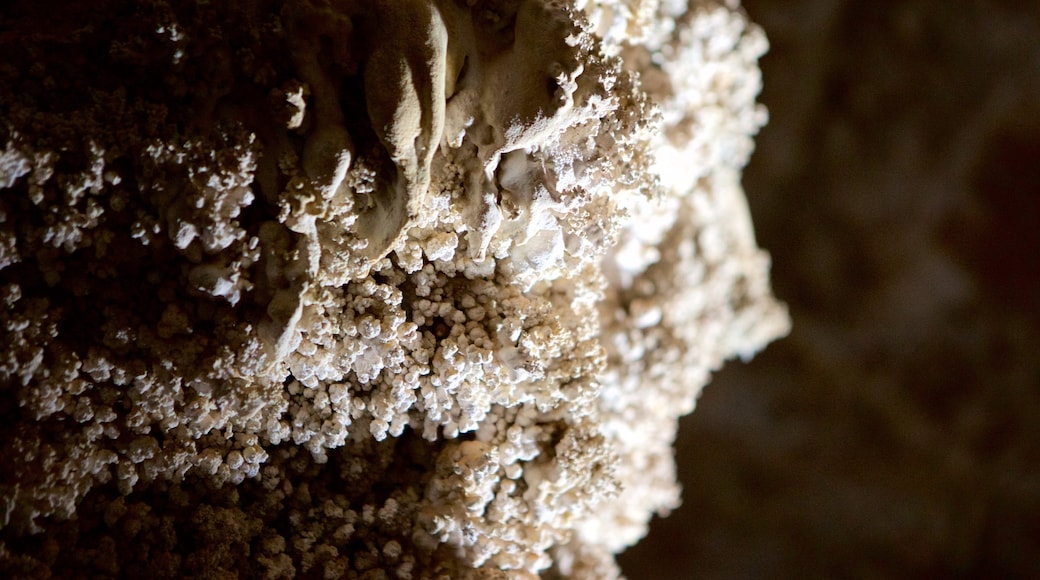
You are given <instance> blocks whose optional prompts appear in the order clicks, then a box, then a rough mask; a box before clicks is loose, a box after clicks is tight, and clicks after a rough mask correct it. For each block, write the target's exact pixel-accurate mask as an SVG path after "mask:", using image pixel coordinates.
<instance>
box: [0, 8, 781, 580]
mask: <svg viewBox="0 0 1040 580" xmlns="http://www.w3.org/2000/svg"><path fill="white" fill-rule="evenodd" d="M765 50H766V41H765V38H764V36H763V34H762V32H761V31H760V30H759V29H758V28H757V27H755V26H753V25H750V24H749V23H748V22H747V20H746V18H745V17H744V16H743V14H742V12H741V11H740V9H739V7H738V6H736V3H735V2H727V3H725V4H722V3H718V2H713V1H693V2H690V3H687V2H677V1H674V0H659V1H654V0H587V1H583V0H577V1H575V2H562V1H550V0H468V1H463V0H435V1H430V0H399V1H390V0H382V1H362V0H285V1H283V0H264V1H259V2H230V1H218V0H210V1H208V2H203V1H197V2H169V1H164V0H145V1H133V2H131V1H129V0H107V1H104V2H94V3H76V2H53V1H52V2H42V3H41V2H28V1H25V2H21V1H19V2H13V3H8V4H6V5H5V7H3V8H0V52H2V53H3V55H4V58H3V62H2V63H0V297H2V308H0V329H2V330H0V332H2V337H0V384H2V395H0V433H2V441H3V450H4V453H3V457H2V459H0V463H2V465H0V518H2V519H0V523H2V531H0V540H2V543H0V561H2V565H0V572H3V573H4V574H6V575H11V576H41V577H42V576H46V575H48V574H50V575H55V576H94V577H105V576H128V577H142V576H148V577H178V576H205V577H218V576H220V577H225V576H227V575H242V576H247V577H269V578H276V577H289V576H294V575H303V576H308V577H310V576H314V577H326V578H339V577H346V578H366V579H374V578H435V577H450V578H465V577H477V578H499V577H510V578H525V577H532V578H533V577H538V576H539V575H542V576H547V577H552V576H567V577H577V578H609V577H615V576H618V575H619V570H618V568H617V566H616V564H615V562H614V554H615V553H617V552H619V551H621V550H623V549H624V548H625V547H626V546H629V545H631V544H633V543H635V542H636V541H638V539H639V538H640V537H642V536H643V534H644V533H645V532H646V529H647V522H648V520H649V518H650V517H651V516H652V515H653V514H654V513H662V514H663V513H667V512H668V510H669V509H671V508H673V507H675V506H676V505H677V503H678V501H679V489H678V485H677V483H676V481H675V473H674V464H673V459H672V449H671V445H672V442H673V439H674V437H675V432H676V426H677V419H678V417H679V416H680V415H682V414H685V413H688V412H690V411H691V410H692V409H693V406H694V401H695V398H696V395H697V393H698V391H699V389H700V388H701V387H702V386H703V385H704V384H705V382H706V381H707V380H708V378H709V374H710V372H711V371H713V370H714V369H716V368H718V367H719V365H720V364H721V363H722V361H723V360H724V359H726V358H728V357H731V356H734V355H740V356H744V357H747V356H751V355H752V354H753V353H754V352H755V351H756V350H757V349H759V348H761V347H762V346H763V345H764V344H765V343H767V342H768V341H769V340H772V339H774V338H776V337H779V336H781V335H783V334H784V333H785V332H786V330H787V325H788V321H787V316H786V311H785V310H784V308H783V306H782V305H780V304H779V303H777V302H776V301H775V300H774V299H773V298H772V296H771V294H770V290H769V285H768V267H769V260H768V257H767V256H766V254H765V253H763V252H762V251H761V250H759V249H758V248H757V247H756V245H755V242H754V237H753V232H752V229H751V224H750V219H749V216H748V212H747V208H746V206H745V201H744V198H743V192H742V190H741V187H740V176H741V170H742V168H743V166H744V164H745V163H746V162H747V159H748V156H749V154H750V152H751V150H752V136H753V135H754V134H755V133H756V131H757V130H758V129H759V128H760V127H761V126H762V124H763V123H764V122H765V118H766V115H765V112H764V110H763V109H761V108H760V107H759V106H757V105H756V104H755V102H754V99H755V96H756V94H757V93H758V91H759V88H760V75H759V71H758V68H757V59H758V57H759V56H760V55H762V54H763V52H764V51H765Z"/></svg>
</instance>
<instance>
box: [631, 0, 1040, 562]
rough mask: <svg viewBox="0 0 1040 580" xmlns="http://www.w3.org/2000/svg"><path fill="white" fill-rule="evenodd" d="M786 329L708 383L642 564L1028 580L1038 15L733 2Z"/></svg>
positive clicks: (1014, 10)
mask: <svg viewBox="0 0 1040 580" xmlns="http://www.w3.org/2000/svg"><path fill="white" fill-rule="evenodd" d="M745 5H746V7H747V10H748V12H749V14H750V16H751V19H752V20H753V21H755V22H757V23H758V24H760V25H761V26H763V28H765V30H766V33H767V35H768V36H769V38H770V42H771V46H772V49H771V52H770V53H769V54H768V55H767V56H766V57H765V58H764V59H763V61H762V68H763V74H764V79H765V80H764V84H765V89H764V92H763V95H762V101H763V102H764V103H765V104H766V105H767V106H768V107H769V110H770V124H769V126H768V127H766V128H765V129H764V130H763V132H762V134H761V135H760V137H759V139H758V140H757V151H756V153H755V156H754V157H753V159H752V161H751V164H750V166H749V167H748V170H747V172H746V174H745V186H746V189H747V193H748V198H749V203H750V205H751V211H752V216H753V218H754V221H755V226H756V231H757V235H758V239H759V243H760V244H761V245H762V246H763V247H764V248H766V249H767V250H769V251H770V252H771V253H772V255H773V258H774V267H773V278H774V283H775V288H776V291H777V294H778V295H779V297H780V298H781V299H783V300H786V301H787V302H788V303H789V305H790V307H791V313H792V318H793V321H794V327H793V328H794V330H793V332H792V334H791V336H790V337H788V338H787V339H784V340H782V341H780V342H778V343H775V344H773V345H771V346H770V347H769V348H767V349H766V351H765V352H764V353H763V354H761V355H760V356H759V357H757V358H756V359H755V360H754V361H752V362H751V363H750V364H748V365H741V364H738V363H731V364H730V365H728V366H727V367H726V368H725V369H724V370H723V371H722V372H720V373H719V374H718V375H716V377H715V379H714V380H713V382H712V383H711V384H710V385H709V386H708V387H707V388H706V389H705V390H704V392H703V394H702V396H701V399H700V401H699V403H698V407H697V410H696V411H695V412H694V413H693V415H691V416H689V417H686V418H685V419H684V421H683V423H682V426H681V430H680V433H679V440H678V442H677V460H678V463H679V476H680V479H681V480H682V482H683V485H684V494H683V501H684V505H683V506H682V508H680V509H679V510H677V511H676V512H674V513H673V514H672V515H671V517H670V518H667V519H663V520H661V519H658V520H656V521H655V522H654V524H653V527H652V528H651V532H650V534H649V536H648V537H647V538H646V540H644V541H643V542H642V543H640V544H639V545H637V546H636V547H635V548H633V549H631V550H629V551H628V552H626V553H625V554H624V555H623V556H622V557H621V563H622V566H623V568H624V570H625V572H626V574H627V575H628V576H629V577H630V578H633V579H640V578H805V577H855V578H891V577H914V578H951V577H955V578H956V577H998V578H1026V577H1037V576H1038V575H1040V561H1038V560H1037V558H1036V556H1035V555H1036V554H1037V553H1038V551H1040V526H1038V525H1037V523H1036V522H1038V521H1040V468H1038V466H1040V421H1038V420H1037V418H1038V411H1037V410H1038V409H1040V361H1038V359H1037V357H1036V345H1037V344H1040V323H1038V320H1040V262H1038V260H1040V247H1038V244H1037V233H1036V232H1037V231H1040V229H1038V227H1037V226H1038V224H1040V174H1038V173H1037V168H1038V167H1040V147H1038V146H1037V143H1038V142H1040V139H1038V137H1037V136H1038V135H1040V130H1038V129H1037V122H1036V119H1037V118H1038V116H1037V108H1036V105H1035V103H1037V102H1040V75H1037V74H1036V71H1037V70H1040V68H1038V67H1040V8H1037V7H1036V6H1032V5H1030V4H1028V3H1010V2H983V1H975V2H962V3H956V5H954V4H950V3H942V2H936V1H929V0H914V1H911V2H880V3H879V2H859V1H844V2H823V1H820V0H801V1H798V2H794V3H791V2H776V1H773V0H748V1H747V2H745Z"/></svg>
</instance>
